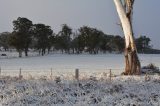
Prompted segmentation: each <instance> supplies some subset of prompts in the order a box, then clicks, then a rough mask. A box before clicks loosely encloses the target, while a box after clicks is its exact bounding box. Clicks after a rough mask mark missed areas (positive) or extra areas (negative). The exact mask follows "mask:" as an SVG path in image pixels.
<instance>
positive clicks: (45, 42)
mask: <svg viewBox="0 0 160 106" xmlns="http://www.w3.org/2000/svg"><path fill="white" fill-rule="evenodd" d="M33 32H34V37H35V41H36V44H35V47H36V48H37V49H38V50H39V53H40V52H41V55H42V56H43V55H44V54H45V52H46V49H47V48H50V37H51V36H52V33H53V31H52V29H51V27H50V26H46V25H44V24H35V25H34V28H33Z"/></svg>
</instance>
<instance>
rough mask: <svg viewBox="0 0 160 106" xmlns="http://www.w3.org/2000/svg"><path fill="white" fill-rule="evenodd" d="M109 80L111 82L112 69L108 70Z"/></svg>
mask: <svg viewBox="0 0 160 106" xmlns="http://www.w3.org/2000/svg"><path fill="white" fill-rule="evenodd" d="M109 80H110V82H111V80H112V70H111V69H110V71H109Z"/></svg>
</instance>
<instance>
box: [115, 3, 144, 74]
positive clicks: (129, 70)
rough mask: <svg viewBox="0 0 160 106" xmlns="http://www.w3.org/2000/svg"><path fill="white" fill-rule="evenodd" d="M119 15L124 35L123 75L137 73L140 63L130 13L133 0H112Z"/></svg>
mask: <svg viewBox="0 0 160 106" xmlns="http://www.w3.org/2000/svg"><path fill="white" fill-rule="evenodd" d="M113 1H114V4H115V6H116V10H117V13H118V15H119V18H120V21H121V26H122V29H123V32H124V36H125V51H124V55H125V72H124V73H123V74H124V75H137V74H140V73H141V65H140V62H139V59H138V55H137V49H136V45H135V40H134V35H133V29H132V14H133V4H134V0H113Z"/></svg>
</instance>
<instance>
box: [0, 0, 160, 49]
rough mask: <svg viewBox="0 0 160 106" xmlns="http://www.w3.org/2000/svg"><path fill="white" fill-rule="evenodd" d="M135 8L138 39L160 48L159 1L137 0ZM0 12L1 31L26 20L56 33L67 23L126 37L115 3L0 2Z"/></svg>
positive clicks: (69, 0)
mask: <svg viewBox="0 0 160 106" xmlns="http://www.w3.org/2000/svg"><path fill="white" fill-rule="evenodd" d="M134 6H135V7H134V8H135V9H134V32H135V34H136V37H138V36H139V35H146V36H149V37H150V38H151V40H152V44H153V45H154V48H158V49H160V44H159V40H160V0H135V5H134ZM0 13H1V14H0V32H4V31H12V29H13V25H12V21H13V20H15V19H17V17H26V18H28V19H30V20H31V21H33V23H44V24H46V25H50V26H51V27H52V29H53V30H54V32H56V33H57V32H58V31H59V30H60V28H61V25H62V24H64V23H65V24H68V25H69V26H70V27H72V28H73V29H78V28H79V27H81V26H83V25H87V26H90V27H95V28H98V29H100V30H102V31H104V32H105V33H107V34H117V35H122V36H123V33H122V31H121V28H120V27H119V26H117V25H116V23H118V22H119V18H118V15H117V12H116V10H115V6H114V4H113V0H0Z"/></svg>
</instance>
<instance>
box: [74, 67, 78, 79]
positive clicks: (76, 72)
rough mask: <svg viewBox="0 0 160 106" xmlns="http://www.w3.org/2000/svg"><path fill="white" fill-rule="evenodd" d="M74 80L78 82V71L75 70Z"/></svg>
mask: <svg viewBox="0 0 160 106" xmlns="http://www.w3.org/2000/svg"><path fill="white" fill-rule="evenodd" d="M75 79H76V80H79V69H78V68H77V69H75Z"/></svg>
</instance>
